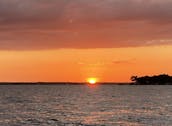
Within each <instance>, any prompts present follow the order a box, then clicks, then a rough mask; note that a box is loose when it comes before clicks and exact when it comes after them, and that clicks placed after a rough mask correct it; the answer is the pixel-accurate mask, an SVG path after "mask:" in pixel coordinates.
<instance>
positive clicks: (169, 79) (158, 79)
mask: <svg viewBox="0 0 172 126" xmlns="http://www.w3.org/2000/svg"><path fill="white" fill-rule="evenodd" d="M131 81H133V82H134V84H138V85H149V84H152V85H157V84H172V76H169V75H167V74H161V75H158V76H157V75H154V76H143V77H137V76H132V77H131Z"/></svg>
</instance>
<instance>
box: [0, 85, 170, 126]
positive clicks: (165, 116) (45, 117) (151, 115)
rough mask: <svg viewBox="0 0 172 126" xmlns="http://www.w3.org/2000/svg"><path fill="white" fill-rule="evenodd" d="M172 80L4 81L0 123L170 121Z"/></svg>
mask: <svg viewBox="0 0 172 126" xmlns="http://www.w3.org/2000/svg"><path fill="white" fill-rule="evenodd" d="M171 125H172V86H170V85H165V86H163V85H154V86H153V85H152V86H151V85H147V86H146V85H97V86H88V85H0V126H171Z"/></svg>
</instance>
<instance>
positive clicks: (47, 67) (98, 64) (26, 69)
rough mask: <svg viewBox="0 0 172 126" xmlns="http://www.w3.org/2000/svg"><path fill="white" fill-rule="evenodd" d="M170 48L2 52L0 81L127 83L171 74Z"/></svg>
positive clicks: (0, 54)
mask: <svg viewBox="0 0 172 126" xmlns="http://www.w3.org/2000/svg"><path fill="white" fill-rule="evenodd" d="M171 48H172V46H151V47H137V48H111V49H107V48H105V49H58V50H49V51H48V50H47V51H43V50H42V51H0V81H36V82H37V81H65V82H66V81H70V82H84V81H85V80H86V79H87V78H88V77H97V78H98V79H99V81H108V82H114V81H115V82H128V81H130V80H129V79H130V77H131V76H132V75H138V76H141V75H153V74H160V73H168V74H172V71H171V69H172V65H171V62H172V58H171V55H172V50H171Z"/></svg>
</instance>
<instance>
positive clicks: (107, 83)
mask: <svg viewBox="0 0 172 126" xmlns="http://www.w3.org/2000/svg"><path fill="white" fill-rule="evenodd" d="M0 85H89V84H88V83H87V82H80V83H79V82H0ZM96 85H144V84H136V83H132V82H119V83H118V82H102V83H97V84H96ZM145 85H172V84H170V83H168V84H145Z"/></svg>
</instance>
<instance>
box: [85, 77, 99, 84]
mask: <svg viewBox="0 0 172 126" xmlns="http://www.w3.org/2000/svg"><path fill="white" fill-rule="evenodd" d="M87 82H88V83H89V84H96V83H97V78H88V79H87Z"/></svg>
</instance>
